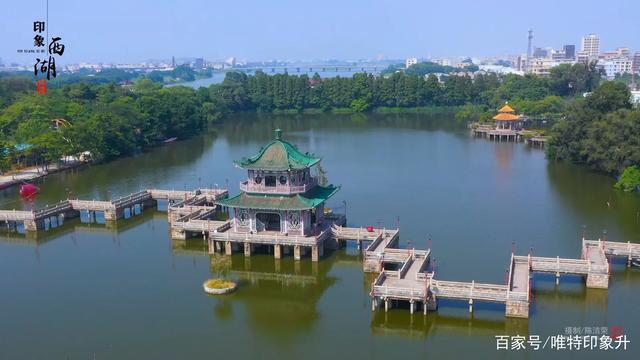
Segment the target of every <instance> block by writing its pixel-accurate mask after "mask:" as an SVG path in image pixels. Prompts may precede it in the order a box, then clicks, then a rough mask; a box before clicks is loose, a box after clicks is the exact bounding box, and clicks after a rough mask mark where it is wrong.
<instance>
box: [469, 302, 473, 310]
mask: <svg viewBox="0 0 640 360" xmlns="http://www.w3.org/2000/svg"><path fill="white" fill-rule="evenodd" d="M469 313H473V299H469Z"/></svg>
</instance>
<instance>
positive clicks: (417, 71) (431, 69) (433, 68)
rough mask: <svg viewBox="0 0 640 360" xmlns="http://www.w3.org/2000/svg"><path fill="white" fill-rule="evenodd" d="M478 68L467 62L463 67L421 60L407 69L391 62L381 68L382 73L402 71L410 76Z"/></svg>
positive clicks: (475, 69)
mask: <svg viewBox="0 0 640 360" xmlns="http://www.w3.org/2000/svg"><path fill="white" fill-rule="evenodd" d="M477 70H478V66H477V65H474V64H472V63H469V64H468V65H466V66H465V67H454V66H443V65H439V64H436V63H434V62H430V61H423V62H419V63H417V64H414V65H411V66H409V68H408V69H405V68H404V65H403V64H392V65H389V67H387V68H386V69H384V70H382V72H381V74H382V75H389V74H393V73H396V72H399V71H402V72H404V73H405V74H407V75H412V76H425V75H429V74H438V73H439V74H450V73H455V72H461V71H470V72H474V71H477Z"/></svg>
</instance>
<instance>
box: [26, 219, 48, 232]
mask: <svg viewBox="0 0 640 360" xmlns="http://www.w3.org/2000/svg"><path fill="white" fill-rule="evenodd" d="M24 230H25V231H33V232H37V231H40V230H44V219H40V220H25V221H24Z"/></svg>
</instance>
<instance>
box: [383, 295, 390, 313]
mask: <svg viewBox="0 0 640 360" xmlns="http://www.w3.org/2000/svg"><path fill="white" fill-rule="evenodd" d="M390 307H391V304H390V303H389V299H387V298H385V299H384V312H387V311H389V308H390Z"/></svg>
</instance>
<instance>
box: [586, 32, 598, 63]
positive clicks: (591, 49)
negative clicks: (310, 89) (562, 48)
mask: <svg viewBox="0 0 640 360" xmlns="http://www.w3.org/2000/svg"><path fill="white" fill-rule="evenodd" d="M582 51H583V52H584V53H586V54H587V56H588V57H589V58H591V59H597V58H598V55H599V54H600V37H599V36H598V35H596V34H589V35H587V36H585V37H583V38H582Z"/></svg>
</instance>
